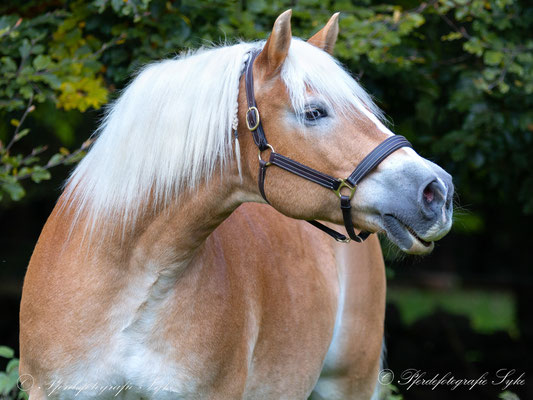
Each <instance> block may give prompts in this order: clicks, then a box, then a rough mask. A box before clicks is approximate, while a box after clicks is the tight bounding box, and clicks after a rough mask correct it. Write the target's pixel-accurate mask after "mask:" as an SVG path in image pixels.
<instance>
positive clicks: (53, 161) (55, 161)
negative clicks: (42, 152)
mask: <svg viewBox="0 0 533 400" xmlns="http://www.w3.org/2000/svg"><path fill="white" fill-rule="evenodd" d="M63 158H65V156H64V155H62V154H59V153H57V154H54V155H53V156H52V157H51V158H50V160H49V161H48V165H56V164H59V163H60V162H61V161H62V160H63Z"/></svg>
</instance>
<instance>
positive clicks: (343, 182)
mask: <svg viewBox="0 0 533 400" xmlns="http://www.w3.org/2000/svg"><path fill="white" fill-rule="evenodd" d="M260 52H261V50H260V49H255V50H252V51H251V52H250V54H249V57H248V59H247V60H246V63H245V72H244V77H245V78H244V79H245V86H246V99H247V102H248V110H247V111H246V125H247V127H248V129H249V130H250V131H251V132H252V136H253V139H254V142H255V144H256V146H257V147H258V149H259V178H258V184H259V191H260V193H261V196H263V198H264V199H265V201H266V202H267V203H269V204H270V202H269V201H268V200H267V198H266V195H265V177H266V170H267V167H269V166H271V165H275V166H277V167H279V168H282V169H284V170H285V171H288V172H291V173H293V174H295V175H298V176H300V177H302V178H305V179H307V180H309V181H311V182H314V183H316V184H318V185H321V186H323V187H325V188H327V189H330V190H332V191H333V192H334V193H335V194H336V195H337V196H338V197H339V198H340V201H341V210H342V217H343V220H344V226H345V228H346V232H347V233H348V236H349V237H350V238H349V239H348V238H347V237H346V236H345V235H343V234H341V233H339V232H337V231H335V230H333V229H330V228H328V227H327V226H325V225H324V224H321V223H320V222H318V221H307V222H309V223H310V224H311V225H313V226H315V227H317V228H318V229H320V230H322V231H324V232H325V233H327V234H328V235H330V236H331V237H333V238H334V239H335V240H337V241H338V242H345V243H347V242H349V241H350V239H351V240H354V241H356V242H362V241H363V240H365V239H366V238H367V237H368V236H369V235H370V233H369V232H365V231H361V232H360V233H359V234H356V233H355V231H354V228H353V222H352V214H351V209H352V205H351V203H350V201H351V199H352V197H353V195H354V193H355V190H356V189H357V185H358V184H359V182H360V181H361V180H362V179H363V178H364V177H365V176H367V175H368V174H369V173H370V171H372V170H373V169H374V168H375V167H376V166H377V165H378V164H379V163H381V162H382V161H383V160H384V159H385V158H387V157H388V156H389V155H390V154H392V153H393V152H395V151H396V150H398V149H400V148H402V147H412V146H411V143H409V141H408V140H407V139H406V138H404V137H403V136H399V135H395V136H391V137H389V138H387V139H385V140H384V141H383V142H381V143H380V144H379V145H378V146H377V147H376V148H375V149H374V150H372V151H371V152H370V153H369V154H368V155H367V156H366V157H365V158H364V159H363V161H361V163H359V165H358V166H357V167H356V168H355V169H354V171H353V172H352V173H351V174H350V176H349V177H348V178H346V179H340V178H334V177H332V176H330V175H328V174H324V173H322V172H320V171H317V170H315V169H313V168H310V167H308V166H306V165H303V164H300V163H299V162H297V161H294V160H292V159H290V158H289V157H285V156H284V155H281V154H279V153H276V152H275V151H274V148H273V147H272V146H271V145H270V144H269V143H268V141H267V139H266V136H265V131H264V129H263V124H262V123H261V117H260V116H259V109H258V108H257V103H256V102H255V94H254V76H253V65H254V61H255V59H256V57H257V55H258V54H259V53H260ZM267 149H270V151H271V152H270V157H269V159H268V161H264V160H263V159H262V158H261V153H262V152H263V151H265V150H267ZM343 188H346V189H347V190H348V191H349V194H348V195H345V194H342V193H341V190H342V189H343Z"/></svg>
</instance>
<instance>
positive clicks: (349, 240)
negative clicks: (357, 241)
mask: <svg viewBox="0 0 533 400" xmlns="http://www.w3.org/2000/svg"><path fill="white" fill-rule="evenodd" d="M335 240H336V241H337V242H340V243H350V242H351V241H352V239H350V238H344V239H340V238H335Z"/></svg>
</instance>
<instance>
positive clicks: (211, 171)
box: [20, 11, 453, 400]
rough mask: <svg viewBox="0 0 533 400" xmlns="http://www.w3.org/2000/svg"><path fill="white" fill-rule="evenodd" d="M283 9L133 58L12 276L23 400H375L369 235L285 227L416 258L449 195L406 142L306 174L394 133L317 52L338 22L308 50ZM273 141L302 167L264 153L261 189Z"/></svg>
mask: <svg viewBox="0 0 533 400" xmlns="http://www.w3.org/2000/svg"><path fill="white" fill-rule="evenodd" d="M290 17H291V12H290V11H287V12H285V13H283V14H281V15H280V16H279V17H278V18H277V20H276V22H275V24H274V28H273V30H272V33H271V35H270V36H269V38H268V40H267V41H266V42H259V43H240V44H236V45H233V46H225V47H219V48H213V49H202V50H199V51H197V52H195V53H188V54H187V55H184V56H180V57H177V58H176V59H172V60H166V61H162V62H159V63H155V64H151V65H148V66H147V67H146V68H144V69H143V70H142V71H141V72H140V73H139V74H138V76H137V77H136V78H135V79H134V80H133V81H132V83H131V84H130V85H129V86H128V88H127V89H126V90H125V91H124V92H123V94H122V95H121V97H120V98H119V99H118V100H117V101H116V102H115V103H114V105H113V106H112V107H111V108H110V109H109V111H108V114H107V116H106V118H105V120H104V122H103V124H102V126H101V128H100V129H99V130H98V132H97V138H96V140H95V142H94V144H93V146H92V148H91V150H90V151H89V152H88V154H87V156H86V157H85V158H84V159H83V160H82V161H81V162H80V164H79V165H78V166H77V167H76V169H75V170H74V172H73V173H72V175H71V177H70V178H69V180H68V182H67V184H66V186H65V190H64V193H63V194H62V195H61V197H60V199H59V201H58V204H57V205H56V207H55V209H54V210H53V212H52V214H51V216H50V217H49V219H48V221H47V223H46V225H45V227H44V229H43V232H42V234H41V236H40V238H39V241H38V243H37V246H36V248H35V251H34V253H33V256H32V258H31V261H30V265H29V268H28V271H27V274H26V278H25V281H24V289H23V296H22V304H21V314H20V354H21V359H20V374H21V375H22V376H24V379H23V381H24V389H25V390H27V391H28V392H29V395H30V399H31V400H40V399H74V398H76V399H111V398H118V399H291V400H294V399H306V398H307V397H309V396H311V397H312V398H324V399H348V398H350V399H368V398H370V397H371V396H372V395H373V393H374V394H375V388H376V379H377V374H378V371H379V365H380V353H381V347H382V337H383V320H384V310H385V289H386V284H385V274H384V263H383V257H382V254H381V249H380V245H379V242H378V239H377V237H376V235H372V236H370V237H369V238H368V240H366V241H365V242H364V243H353V242H352V243H349V244H346V243H341V242H337V241H335V240H333V239H332V238H331V237H330V236H328V235H326V234H325V233H324V232H322V231H320V230H318V229H316V227H315V226H312V225H311V224H308V223H306V222H305V221H302V220H314V219H318V220H321V221H326V224H327V225H328V227H329V228H333V229H337V228H338V227H337V226H336V224H341V223H343V222H345V221H346V220H349V221H352V222H350V223H351V224H352V225H353V226H350V227H349V228H353V227H355V228H358V229H361V230H363V231H366V232H385V233H386V235H387V236H388V237H389V239H390V240H391V241H392V242H393V243H395V244H396V245H397V246H398V247H399V248H400V249H402V250H403V251H405V252H407V253H415V254H426V253H429V252H431V250H432V249H433V242H434V241H435V240H438V239H440V238H441V237H442V236H444V235H445V234H446V233H447V232H448V231H449V229H450V226H451V221H452V201H451V199H452V195H453V185H452V181H451V177H450V176H449V175H448V174H447V173H446V172H445V171H444V170H442V169H441V168H440V167H438V166H437V165H435V164H433V163H431V162H429V161H428V160H426V159H423V158H422V157H420V156H419V155H418V154H417V153H416V152H415V151H414V150H412V149H410V148H408V147H401V148H399V149H395V150H394V151H393V152H392V154H385V155H384V157H386V158H384V160H383V161H381V162H380V163H379V164H378V165H377V166H375V168H374V167H373V169H372V170H371V171H368V174H367V175H366V176H365V177H364V179H362V180H360V182H358V183H357V185H356V186H355V185H351V184H349V180H339V181H338V182H339V183H338V184H336V183H335V182H337V180H336V179H335V178H332V180H331V181H330V182H332V185H333V186H337V188H333V187H332V188H331V189H332V190H329V189H328V188H327V187H323V186H324V185H323V184H322V183H323V182H322V181H320V182H322V183H321V184H318V185H317V183H320V182H316V181H317V180H319V179H318V178H317V177H316V176H315V175H313V174H314V172H312V171H315V172H316V171H321V173H322V175H324V176H329V177H346V176H348V175H349V174H350V172H351V171H352V170H353V169H354V167H355V166H357V165H360V163H361V162H362V161H363V159H365V156H367V155H368V154H369V153H372V151H373V149H375V148H377V147H378V146H379V144H380V143H382V142H383V141H385V140H387V139H388V138H389V137H390V136H392V135H393V134H392V133H391V132H390V131H389V130H388V129H387V128H386V127H385V126H384V125H383V123H382V122H381V114H380V112H379V110H378V108H377V107H376V106H375V105H374V103H373V102H372V100H371V98H370V96H369V95H368V94H367V93H366V92H365V91H364V90H363V89H362V88H361V87H360V86H359V85H358V84H357V82H355V81H354V80H353V79H352V78H351V77H350V75H349V74H348V73H347V72H346V71H345V70H344V69H343V68H342V67H341V66H340V65H339V63H338V62H336V61H335V59H334V58H333V57H332V56H331V53H332V52H333V48H334V44H335V41H336V38H337V33H338V22H337V21H338V14H335V15H334V16H333V17H332V18H331V19H330V21H329V22H328V24H327V25H326V26H325V27H324V28H323V29H322V30H320V31H319V32H318V33H316V34H315V35H314V36H313V37H312V38H311V39H309V40H308V41H307V42H304V41H302V40H299V39H297V38H293V37H292V35H291V28H290ZM252 55H254V57H252ZM248 68H249V69H250V71H249V74H251V76H252V77H253V85H252V86H251V87H252V89H251V90H252V93H251V94H252V95H253V97H254V101H255V106H253V107H255V109H253V108H252V107H250V105H249V101H250V94H249V95H248V96H247V93H246V88H247V82H248V81H247V79H246V77H245V76H244V75H246V74H245V70H247V69H248ZM249 86H250V84H248V91H250V87H249ZM250 109H251V111H250ZM256 110H257V113H256ZM250 115H252V116H250ZM258 120H260V123H261V131H262V132H263V136H264V140H265V141H266V140H268V146H265V143H262V142H261V140H263V139H261V138H259V139H260V140H259V139H258V136H257V132H256V130H257V129H258V128H257V127H256V126H255V125H256V123H258V122H259V121H258ZM256 140H259V142H256ZM258 143H259V144H258ZM258 146H260V147H259V150H258ZM402 146H403V145H402ZM273 149H275V150H274V151H275V152H277V153H275V154H283V155H285V156H286V157H290V159H291V160H296V161H297V162H296V163H292V164H291V163H290V162H289V161H286V160H285V159H284V158H283V159H281V160H282V161H283V160H285V161H284V162H286V163H289V164H290V165H292V167H291V168H296V167H295V166H298V165H300V164H301V165H303V166H309V167H306V168H307V169H298V170H297V172H298V171H299V172H300V173H296V172H294V171H291V170H290V169H288V167H287V168H285V169H284V167H283V166H284V165H282V164H283V163H281V161H279V160H278V161H279V162H278V164H277V165H278V166H279V165H281V167H279V168H278V167H276V165H270V167H269V168H268V174H266V175H265V174H264V171H263V176H262V180H261V179H260V182H262V185H260V186H261V190H260V188H259V187H258V185H257V175H258V170H259V169H260V165H262V163H263V164H264V166H267V164H269V163H268V161H263V160H268V155H269V154H270V153H271V152H272V150H273ZM270 155H271V154H270ZM387 155H388V156H387ZM271 156H272V155H271ZM382 158H383V157H382ZM367 160H368V159H367ZM365 162H366V161H365ZM272 164H275V163H272ZM289 164H286V165H285V167H286V166H287V165H289ZM363 164H364V162H363ZM298 168H300V167H298ZM302 168H303V167H302ZM302 171H305V173H304V172H302ZM291 172H293V173H291ZM306 174H307V175H306ZM310 177H311V178H313V179H311V178H310ZM342 182H344V183H342ZM346 182H348V183H346ZM261 192H263V194H264V196H262V193H261ZM343 197H344V200H342V198H343ZM265 198H266V199H268V202H269V203H270V205H267V204H266V203H267V201H266V200H265ZM339 198H341V200H342V201H343V202H344V203H343V204H344V208H343V209H341V208H339ZM346 198H348V200H346ZM343 214H344V215H343ZM341 236H342V235H341ZM345 241H346V240H345Z"/></svg>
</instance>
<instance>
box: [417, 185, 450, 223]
mask: <svg viewBox="0 0 533 400" xmlns="http://www.w3.org/2000/svg"><path fill="white" fill-rule="evenodd" d="M446 192H447V191H446V188H445V187H444V186H443V185H442V184H441V183H440V182H439V181H438V180H433V181H431V182H430V183H429V184H428V185H426V186H425V187H424V189H423V190H422V195H421V196H420V197H421V198H420V200H419V201H420V205H421V206H422V209H423V210H424V212H425V213H427V215H428V217H430V216H431V217H434V216H435V215H440V210H441V209H442V207H443V206H444V204H445V203H446V194H447V193H446Z"/></svg>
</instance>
